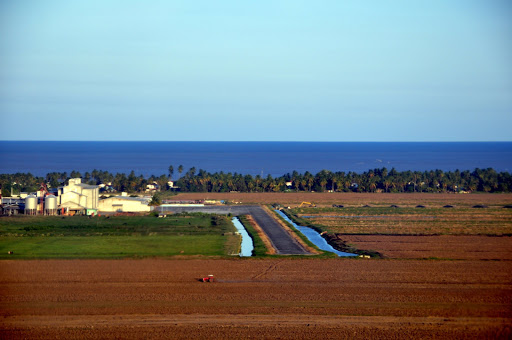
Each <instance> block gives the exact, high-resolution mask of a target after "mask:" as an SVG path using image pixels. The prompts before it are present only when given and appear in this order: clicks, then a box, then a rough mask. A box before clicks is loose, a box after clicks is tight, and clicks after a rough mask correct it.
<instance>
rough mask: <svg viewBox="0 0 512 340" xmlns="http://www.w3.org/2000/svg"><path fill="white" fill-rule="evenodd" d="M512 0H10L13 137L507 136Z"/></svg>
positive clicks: (0, 93)
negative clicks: (252, 0)
mask: <svg viewBox="0 0 512 340" xmlns="http://www.w3.org/2000/svg"><path fill="white" fill-rule="evenodd" d="M510 18H512V5H511V2H509V1H499V0H496V1H489V0H481V1H472V0H460V1H457V0H453V1H446V0H437V1H295V0H294V1H255V2H249V1H215V2H214V1H147V2H146V1H144V2H143V1H129V0H128V1H127V0H125V1H65V0H46V1H36V0H26V1H5V0H3V1H0V31H1V32H3V33H2V34H1V35H0V118H1V122H2V124H1V125H2V133H1V137H0V139H2V140H156V141H160V140H169V141H174V140H177V141H187V140H201V141H210V140H223V141H230V140H235V141H236V140H245V141H268V140H270V141H510V140H512V138H511V137H512V133H511V128H510V127H511V126H512V46H511V44H512V20H510Z"/></svg>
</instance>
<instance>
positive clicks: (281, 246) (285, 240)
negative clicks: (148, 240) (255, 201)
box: [160, 205, 311, 255]
mask: <svg viewBox="0 0 512 340" xmlns="http://www.w3.org/2000/svg"><path fill="white" fill-rule="evenodd" d="M162 208H163V209H165V211H167V212H174V213H180V212H203V213H209V214H223V215H226V214H229V213H231V214H232V215H234V216H238V215H251V216H252V217H253V218H254V220H255V221H256V223H258V225H259V226H260V227H261V229H263V231H264V232H265V234H267V236H268V237H269V239H270V241H271V242H272V245H273V246H274V248H275V249H276V251H277V253H278V254H280V255H309V254H311V253H310V252H308V251H307V250H306V249H304V247H303V246H302V245H300V244H299V243H298V242H297V241H296V240H295V239H294V238H293V237H291V236H290V235H289V234H288V233H287V232H286V231H285V230H284V229H283V227H282V226H281V225H280V224H279V223H278V222H277V221H276V220H275V219H274V218H273V217H272V216H269V214H268V213H267V212H266V211H265V210H263V208H261V207H260V206H257V205H245V206H227V205H225V206H204V207H160V209H162Z"/></svg>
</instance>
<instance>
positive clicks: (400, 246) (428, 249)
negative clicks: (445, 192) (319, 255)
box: [336, 234, 512, 260]
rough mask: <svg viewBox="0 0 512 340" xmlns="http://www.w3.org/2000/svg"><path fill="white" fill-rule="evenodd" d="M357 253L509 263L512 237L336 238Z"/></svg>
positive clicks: (383, 236)
mask: <svg viewBox="0 0 512 340" xmlns="http://www.w3.org/2000/svg"><path fill="white" fill-rule="evenodd" d="M336 236H337V237H338V238H339V239H341V240H343V241H344V242H346V243H348V244H350V245H353V246H355V247H356V248H358V249H367V250H373V251H377V252H379V253H381V254H382V255H383V256H385V257H389V258H405V259H424V258H441V259H458V260H460V259H463V260H512V237H510V236H503V237H492V236H478V235H457V236H453V235H438V236H407V235H398V236H397V235H342V234H337V235H336Z"/></svg>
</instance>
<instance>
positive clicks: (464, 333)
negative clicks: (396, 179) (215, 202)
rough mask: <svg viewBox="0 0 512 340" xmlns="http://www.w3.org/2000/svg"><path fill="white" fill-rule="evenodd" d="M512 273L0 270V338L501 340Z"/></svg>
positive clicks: (60, 265) (187, 263)
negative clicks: (210, 278)
mask: <svg viewBox="0 0 512 340" xmlns="http://www.w3.org/2000/svg"><path fill="white" fill-rule="evenodd" d="M511 273H512V262H510V261H428V260H406V261H404V260H363V259H298V258H287V259H233V260H222V259H219V260H215V259H211V260H207V259H182V260H164V259H144V260H118V261H109V260H76V261H75V260H69V261H66V260H58V261H57V260H52V261H0V306H1V308H0V311H1V312H0V338H2V339H18V338H30V339H41V338H47V339H59V338H60V339H73V338H80V339H83V338H89V339H100V338H101V339H110V338H123V339H141V338H153V339H155V338H156V339H158V338H173V339H190V338H194V339H206V338H209V339H211V338H247V337H253V338H260V339H271V338H272V339H274V338H281V339H342V338H352V339H358V338H359V339H363V338H364V339H368V338H379V339H387V338H394V339H396V338H450V339H476V338H507V337H510V336H511V335H512V333H511V324H512V323H511V321H510V320H512V308H511V305H510V301H511V299H512V274H511ZM207 274H215V276H216V278H217V280H218V282H216V283H201V282H199V281H198V280H197V279H198V278H199V277H201V276H203V275H207Z"/></svg>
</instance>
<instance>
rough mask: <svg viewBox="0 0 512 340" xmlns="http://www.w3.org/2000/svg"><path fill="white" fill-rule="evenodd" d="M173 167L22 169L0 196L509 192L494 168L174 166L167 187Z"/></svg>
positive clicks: (4, 182)
mask: <svg viewBox="0 0 512 340" xmlns="http://www.w3.org/2000/svg"><path fill="white" fill-rule="evenodd" d="M173 170H174V169H173V167H172V166H171V167H169V172H168V174H165V175H160V176H154V175H152V176H149V177H144V176H142V175H139V176H137V175H136V174H135V172H134V171H131V172H130V174H128V175H126V174H124V173H116V174H113V173H110V172H108V171H102V170H93V171H92V172H86V173H84V174H83V175H82V174H81V173H80V172H78V171H72V172H70V173H67V172H51V173H48V174H47V175H46V176H45V177H37V176H33V175H32V174H30V173H28V174H25V173H17V174H2V175H0V185H1V186H2V195H4V196H8V195H9V194H10V190H11V188H13V189H14V190H13V191H14V192H15V193H17V192H20V191H29V192H30V191H35V190H37V189H38V188H39V185H40V183H41V182H45V183H47V184H48V186H49V187H50V188H56V187H58V186H60V185H63V184H64V183H66V182H67V180H68V179H69V178H78V177H80V178H82V180H83V182H84V183H89V184H96V185H97V184H101V183H103V184H108V186H109V187H111V188H113V189H114V190H116V191H127V192H130V193H134V192H142V191H145V190H146V188H147V185H148V184H155V183H156V184H157V185H158V187H159V188H160V189H161V190H180V191H185V192H229V191H240V192H283V191H317V192H323V191H341V192H459V191H471V192H512V176H511V174H510V173H509V172H499V173H498V172H496V171H495V170H494V169H492V168H487V169H475V170H474V171H469V170H465V171H459V170H455V171H447V172H445V171H442V170H431V171H401V172H399V171H397V170H396V169H394V168H393V169H391V170H388V169H386V168H380V169H372V170H369V171H366V172H363V173H356V172H352V171H349V172H343V171H338V172H332V171H328V170H322V171H320V172H318V173H317V174H312V173H310V172H308V171H306V172H305V173H298V172H297V171H293V172H292V173H287V174H285V175H283V176H279V177H272V176H271V175H268V176H266V177H262V176H260V175H256V176H252V175H244V174H238V173H231V172H228V173H224V172H222V171H221V172H215V173H210V172H207V171H205V170H202V169H199V171H196V168H195V167H192V168H190V169H189V170H188V171H187V172H185V173H184V174H183V176H182V173H183V166H179V167H178V172H179V178H178V179H177V180H176V181H174V183H173V187H172V188H171V187H170V186H168V183H169V181H170V180H171V179H172V176H173V175H174V172H173ZM177 188H179V189H177Z"/></svg>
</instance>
